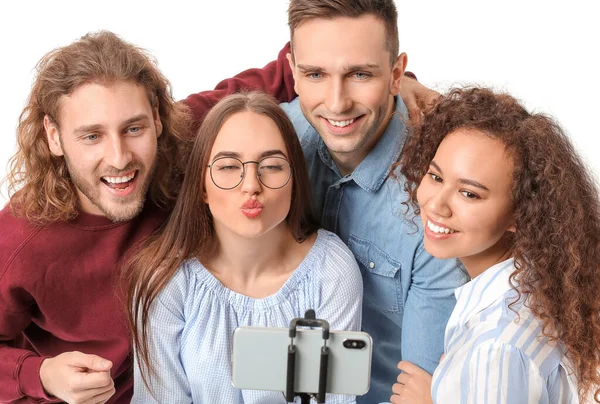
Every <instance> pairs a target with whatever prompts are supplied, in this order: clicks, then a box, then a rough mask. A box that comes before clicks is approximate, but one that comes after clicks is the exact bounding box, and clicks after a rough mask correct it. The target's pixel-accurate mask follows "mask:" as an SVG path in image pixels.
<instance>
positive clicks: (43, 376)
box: [40, 352, 115, 404]
mask: <svg viewBox="0 0 600 404" xmlns="http://www.w3.org/2000/svg"><path fill="white" fill-rule="evenodd" d="M111 367H112V363H111V362H110V361H108V360H106V359H103V358H101V357H99V356H96V355H87V354H84V353H81V352H65V353H63V354H60V355H58V356H55V357H54V358H48V359H45V360H44V361H43V362H42V366H41V367H40V380H41V382H42V386H43V387H44V390H45V391H46V393H48V394H49V395H51V396H54V397H56V398H59V399H61V400H63V401H65V402H67V403H69V404H98V403H105V402H106V401H107V400H108V399H109V398H110V397H111V396H112V395H113V394H114V393H115V386H114V382H113V380H112V378H111V377H110V368H111Z"/></svg>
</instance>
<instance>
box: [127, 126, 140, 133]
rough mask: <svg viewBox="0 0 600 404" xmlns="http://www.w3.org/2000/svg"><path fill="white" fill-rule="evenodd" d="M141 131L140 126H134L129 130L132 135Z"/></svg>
mask: <svg viewBox="0 0 600 404" xmlns="http://www.w3.org/2000/svg"><path fill="white" fill-rule="evenodd" d="M140 130H141V128H140V127H139V126H132V127H131V128H129V132H131V133H138V132H139V131H140Z"/></svg>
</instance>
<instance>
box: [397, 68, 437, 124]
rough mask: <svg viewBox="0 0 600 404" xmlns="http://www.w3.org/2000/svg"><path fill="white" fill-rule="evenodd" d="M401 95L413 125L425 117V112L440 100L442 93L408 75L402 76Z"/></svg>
mask: <svg viewBox="0 0 600 404" xmlns="http://www.w3.org/2000/svg"><path fill="white" fill-rule="evenodd" d="M400 97H402V101H404V104H405V105H406V109H408V115H409V118H410V122H411V123H412V124H413V125H417V124H419V123H420V122H421V119H422V118H423V112H424V111H426V110H427V109H429V108H431V106H433V105H435V104H436V103H437V102H438V101H439V100H440V94H439V93H438V92H437V91H434V90H431V89H429V88H427V87H425V86H424V85H423V84H421V83H419V82H418V81H417V80H414V79H412V78H410V77H408V76H403V77H402V82H401V84H400Z"/></svg>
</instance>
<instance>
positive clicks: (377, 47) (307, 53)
mask: <svg viewBox="0 0 600 404" xmlns="http://www.w3.org/2000/svg"><path fill="white" fill-rule="evenodd" d="M385 44H386V35H385V25H384V23H383V21H381V20H380V19H378V18H376V17H375V16H373V15H370V14H367V15H363V16H360V17H357V18H349V17H336V18H332V19H324V18H311V19H308V20H306V21H302V22H301V23H300V24H299V25H298V27H296V29H295V31H294V38H293V51H294V60H295V62H296V63H300V64H308V65H314V66H320V67H326V66H343V65H348V64H351V65H354V64H366V63H378V64H379V63H382V62H383V61H386V62H388V64H389V51H388V50H387V49H386V46H385Z"/></svg>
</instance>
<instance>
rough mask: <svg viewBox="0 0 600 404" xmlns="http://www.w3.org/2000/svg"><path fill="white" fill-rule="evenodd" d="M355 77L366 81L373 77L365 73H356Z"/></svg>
mask: <svg viewBox="0 0 600 404" xmlns="http://www.w3.org/2000/svg"><path fill="white" fill-rule="evenodd" d="M354 77H356V78H357V79H359V80H364V79H368V78H369V77H371V75H370V74H369V73H365V72H356V73H354Z"/></svg>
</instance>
